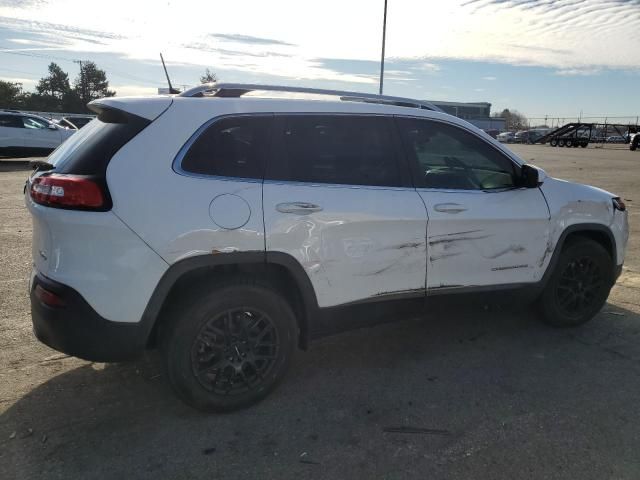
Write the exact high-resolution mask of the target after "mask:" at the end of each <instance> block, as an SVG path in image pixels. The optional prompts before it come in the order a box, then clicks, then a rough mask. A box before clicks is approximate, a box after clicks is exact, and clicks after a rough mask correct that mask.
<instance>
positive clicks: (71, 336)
mask: <svg viewBox="0 0 640 480" xmlns="http://www.w3.org/2000/svg"><path fill="white" fill-rule="evenodd" d="M38 285H40V286H41V287H42V288H44V289H46V290H48V291H50V292H53V293H55V294H56V295H58V296H59V297H60V298H62V299H63V301H64V303H65V305H64V306H63V307H50V306H48V305H45V304H44V303H43V302H42V301H41V300H40V299H39V298H38V297H37V296H36V294H35V289H36V286H38ZM29 294H30V297H31V318H32V321H33V331H34V333H35V335H36V337H37V338H38V340H40V341H41V342H42V343H44V344H46V345H48V346H50V347H51V348H54V349H56V350H58V351H60V352H63V353H67V354H69V355H72V356H74V357H79V358H83V359H85V360H91V361H95V362H117V361H122V360H130V359H133V358H135V357H138V356H140V355H141V354H142V353H143V352H144V350H145V347H146V341H147V338H146V336H147V335H146V333H147V332H146V330H145V329H143V328H142V326H141V325H140V324H138V323H124V322H112V321H110V320H106V319H104V318H102V317H101V316H100V315H98V313H96V311H95V310H94V309H93V308H91V306H90V305H89V304H88V303H87V302H86V300H85V299H84V298H82V295H80V294H79V293H78V292H77V291H75V290H74V289H73V288H71V287H68V286H66V285H63V284H61V283H59V282H55V281H53V280H51V279H49V278H46V277H45V276H43V275H42V274H39V273H38V274H36V275H35V276H34V277H33V280H32V282H31V286H30V292H29Z"/></svg>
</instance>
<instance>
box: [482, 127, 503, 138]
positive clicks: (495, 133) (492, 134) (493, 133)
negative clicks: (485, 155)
mask: <svg viewBox="0 0 640 480" xmlns="http://www.w3.org/2000/svg"><path fill="white" fill-rule="evenodd" d="M484 132H485V133H486V134H487V135H489V136H490V137H491V138H498V134H499V133H500V130H496V129H494V128H490V129H487V130H484Z"/></svg>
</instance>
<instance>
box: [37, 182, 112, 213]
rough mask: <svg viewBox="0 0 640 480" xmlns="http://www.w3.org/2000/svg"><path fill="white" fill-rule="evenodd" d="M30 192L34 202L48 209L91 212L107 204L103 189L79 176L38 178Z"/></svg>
mask: <svg viewBox="0 0 640 480" xmlns="http://www.w3.org/2000/svg"><path fill="white" fill-rule="evenodd" d="M29 192H30V194H31V198H32V199H33V201H34V202H36V203H39V204H41V205H46V206H48V207H60V208H71V209H73V208H77V209H89V210H91V209H100V208H102V207H104V206H105V203H106V201H105V194H104V191H103V188H102V187H101V186H100V185H99V184H98V183H96V182H95V181H93V180H91V179H89V178H86V177H82V176H79V175H67V174H61V173H53V174H50V175H42V176H40V177H36V178H34V179H33V180H32V182H31V188H30V190H29Z"/></svg>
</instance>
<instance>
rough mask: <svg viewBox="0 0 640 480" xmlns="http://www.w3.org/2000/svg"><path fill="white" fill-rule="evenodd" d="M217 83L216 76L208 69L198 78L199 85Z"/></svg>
mask: <svg viewBox="0 0 640 480" xmlns="http://www.w3.org/2000/svg"><path fill="white" fill-rule="evenodd" d="M217 81H218V76H217V75H216V74H215V73H213V72H212V71H211V70H209V69H208V68H207V69H206V70H205V72H204V75H202V76H201V77H200V83H215V82H217Z"/></svg>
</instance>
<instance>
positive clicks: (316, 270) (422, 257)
mask: <svg viewBox="0 0 640 480" xmlns="http://www.w3.org/2000/svg"><path fill="white" fill-rule="evenodd" d="M275 122H276V124H275V128H274V149H273V152H272V155H271V156H270V158H269V160H268V161H267V169H266V175H265V182H264V191H263V192H264V222H265V238H266V249H267V252H284V253H286V254H289V255H291V256H292V257H294V258H295V259H296V260H297V261H298V262H299V263H300V264H301V265H302V267H303V268H304V270H305V271H306V273H307V275H308V276H309V278H310V280H311V283H312V285H313V287H314V290H315V293H316V296H317V299H318V303H319V306H320V307H329V306H334V305H341V304H346V303H350V302H358V301H363V300H368V299H378V298H383V297H385V296H387V295H397V294H406V295H409V296H423V295H424V294H425V272H426V226H427V215H426V210H425V207H424V204H423V202H422V200H421V199H420V196H419V195H418V194H417V192H416V191H415V189H414V188H413V187H412V186H411V183H410V179H409V177H408V170H407V169H406V168H405V169H404V170H403V169H402V168H401V167H400V164H399V162H398V158H397V157H398V155H397V153H396V152H397V147H399V145H398V144H397V143H396V142H395V140H394V132H393V123H392V122H393V120H392V119H391V118H388V117H381V116H353V115H322V114H319V115H318V114H309V115H307V114H300V115H282V116H279V115H276V119H275Z"/></svg>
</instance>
